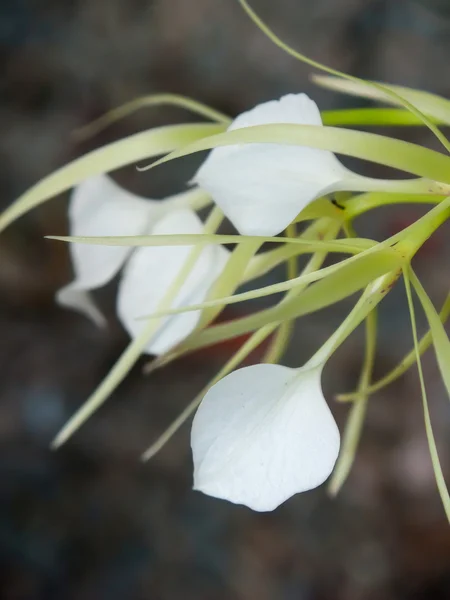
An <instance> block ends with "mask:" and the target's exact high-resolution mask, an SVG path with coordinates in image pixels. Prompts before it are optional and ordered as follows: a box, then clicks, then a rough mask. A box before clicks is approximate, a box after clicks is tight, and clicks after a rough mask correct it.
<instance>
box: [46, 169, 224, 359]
mask: <svg viewBox="0 0 450 600" xmlns="http://www.w3.org/2000/svg"><path fill="white" fill-rule="evenodd" d="M188 194H189V193H187V194H185V195H183V194H181V195H180V196H177V197H174V198H167V199H165V200H162V201H154V200H147V199H144V198H140V197H138V196H136V195H134V194H131V193H130V192H127V191H126V190H124V189H122V188H121V187H119V186H118V185H117V184H116V183H115V182H114V181H113V180H112V179H110V178H109V177H107V176H105V175H100V176H98V177H93V178H91V179H88V180H85V181H84V182H82V183H81V184H80V185H78V186H77V187H76V188H75V190H74V192H73V194H72V198H71V202H70V209H69V220H70V231H71V234H72V235H76V236H93V235H103V236H115V235H146V234H174V233H202V231H203V224H202V222H201V221H200V219H199V217H198V216H197V215H196V213H195V212H194V211H192V210H190V209H189V208H184V207H183V205H185V206H188V204H187V202H186V201H188V200H189V196H188ZM189 251H190V247H189V246H156V247H142V248H138V249H135V250H133V249H132V248H129V247H126V246H100V245H99V246H91V245H85V244H71V246H70V252H71V257H72V262H73V268H74V273H75V277H74V280H73V281H72V282H71V283H69V284H68V285H66V286H65V287H63V288H62V289H60V290H59V291H58V292H57V295H56V299H57V301H58V303H59V304H62V305H64V306H67V307H70V308H73V309H75V310H78V311H79V312H81V313H84V314H85V315H86V316H88V317H90V318H91V319H92V320H93V321H94V322H95V323H97V324H98V325H102V324H104V322H105V319H104V316H103V315H102V313H101V312H100V310H99V309H98V308H97V306H96V305H95V303H94V301H93V300H92V298H91V296H90V294H89V291H90V290H93V289H96V288H99V287H102V286H103V285H105V284H106V283H108V282H109V281H111V279H112V278H113V277H114V276H115V275H117V273H118V272H119V271H120V270H121V269H122V267H124V268H123V273H122V277H121V280H120V284H119V292H118V300H117V312H118V316H119V319H120V320H121V322H122V324H123V325H124V327H125V329H126V330H127V331H128V333H129V334H130V336H131V337H132V338H135V337H136V336H137V335H139V333H140V331H141V330H142V328H143V327H144V325H145V322H143V321H139V320H138V319H137V318H138V317H140V316H142V315H144V314H147V313H149V312H152V310H153V311H154V310H155V309H156V308H157V306H158V304H159V302H160V301H161V299H162V298H163V297H164V294H165V292H166V290H167V289H168V287H169V286H170V284H171V283H172V282H173V280H174V279H175V277H176V275H177V274H178V272H179V271H180V269H181V267H182V266H183V264H184V262H185V260H186V258H187V255H188V254H189ZM227 257H228V252H227V250H225V248H223V247H222V246H207V247H205V249H204V250H203V251H202V253H201V255H200V257H199V259H198V260H197V262H196V264H195V266H194V267H193V269H192V270H191V272H190V273H189V275H188V277H186V279H185V281H184V282H183V285H182V286H181V287H180V289H179V291H178V293H177V296H176V298H175V301H174V307H176V308H179V307H181V306H185V305H188V304H192V303H201V302H203V301H204V299H205V297H206V294H207V292H208V290H209V288H210V286H211V285H212V283H213V282H214V281H215V279H216V278H217V276H218V275H219V274H220V273H221V271H222V269H223V267H224V265H225V262H226V260H227ZM199 318H200V311H196V312H190V313H184V314H179V315H174V316H171V317H168V318H166V319H164V320H162V321H161V324H160V326H159V328H158V331H156V333H155V335H154V336H153V337H152V339H151V340H150V342H149V344H148V345H147V347H146V350H145V351H146V352H147V353H148V354H156V355H158V354H161V353H163V352H166V351H167V350H168V349H169V348H171V347H172V346H174V345H175V344H177V343H178V342H179V341H181V340H182V339H183V338H184V337H186V336H187V335H188V334H189V333H190V332H191V331H192V330H193V329H194V328H195V326H196V324H197V322H198V320H199Z"/></svg>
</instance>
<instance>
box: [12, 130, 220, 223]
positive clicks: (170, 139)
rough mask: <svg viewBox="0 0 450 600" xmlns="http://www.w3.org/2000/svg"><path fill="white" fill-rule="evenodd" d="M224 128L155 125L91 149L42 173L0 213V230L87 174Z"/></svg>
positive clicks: (189, 141)
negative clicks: (41, 175)
mask: <svg viewBox="0 0 450 600" xmlns="http://www.w3.org/2000/svg"><path fill="white" fill-rule="evenodd" d="M224 129H225V126H224V125H221V124H216V123H214V124H209V123H195V124H192V125H170V126H167V127H157V128H155V129H150V130H149V131H143V132H141V133H136V134H134V135H131V136H129V137H126V138H124V139H123V140H119V141H117V142H113V143H112V144H108V145H107V146H103V147H102V148H98V149H97V150H93V151H92V152H89V153H88V154H85V155H84V156H81V157H80V158H77V159H76V160H74V161H72V162H71V163H69V164H68V165H65V166H64V167H61V168H60V169H58V170H57V171H54V172H53V173H51V174H50V175H48V176H47V177H44V179H41V180H40V181H39V182H38V183H36V184H35V185H34V186H33V187H31V188H30V189H28V190H27V191H26V192H25V193H24V194H22V196H20V198H18V199H17V200H16V201H15V202H14V203H13V204H12V205H11V206H9V207H8V208H7V209H6V210H5V211H4V212H3V213H2V214H1V215H0V231H2V230H3V229H5V228H6V227H7V226H8V225H10V224H11V223H12V222H13V221H15V220H16V219H18V218H19V217H21V216H22V215H24V214H25V213H27V212H28V211H29V210H31V209H32V208H36V207H37V206H39V205H40V204H42V203H43V202H45V201H46V200H49V199H50V198H53V197H54V196H56V195H57V194H60V193H61V192H65V191H66V190H68V189H70V188H71V187H73V186H74V185H76V184H77V183H80V181H83V180H84V179H87V178H88V177H92V176H93V175H98V174H100V173H107V172H109V171H114V170H115V169H119V168H120V167H123V166H125V165H129V164H132V163H135V162H138V161H140V160H143V159H144V158H150V157H153V156H158V155H160V154H165V153H166V152H170V151H172V150H173V149H174V148H180V147H182V146H184V145H186V144H189V143H191V142H193V141H194V140H198V139H199V138H201V137H204V136H209V135H213V134H215V133H219V132H220V131H224Z"/></svg>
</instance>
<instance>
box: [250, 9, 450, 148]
mask: <svg viewBox="0 0 450 600" xmlns="http://www.w3.org/2000/svg"><path fill="white" fill-rule="evenodd" d="M238 1H239V4H240V5H241V6H242V8H243V9H244V10H245V12H246V13H247V14H248V16H249V17H250V19H251V20H252V21H253V23H254V24H255V25H256V26H257V27H258V28H259V29H260V30H261V31H262V33H264V35H266V36H267V37H268V38H269V39H270V40H271V41H272V42H273V43H274V44H275V45H276V46H278V47H279V48H281V49H282V50H284V52H286V53H287V54H289V55H290V56H293V57H294V58H296V59H297V60H300V61H302V62H303V63H306V64H308V65H311V66H312V67H315V68H316V69H320V70H321V71H325V72H326V73H330V74H332V75H337V76H338V77H342V78H344V79H346V80H349V81H351V82H354V83H356V84H363V85H369V86H372V88H375V89H378V90H380V91H382V92H384V93H385V94H386V95H388V96H389V97H391V98H393V99H395V101H396V102H398V103H399V104H400V105H401V106H404V107H405V108H406V109H407V110H409V111H410V112H411V113H412V114H414V115H415V116H416V117H418V118H419V119H421V120H422V121H423V123H424V124H425V125H426V126H427V127H428V129H430V131H432V132H433V133H434V135H435V136H436V138H437V139H438V140H439V141H440V142H441V144H442V145H443V146H444V148H446V150H447V151H449V152H450V144H449V142H448V140H447V138H446V137H445V136H444V135H443V134H442V133H441V132H440V131H439V129H438V128H437V127H436V126H435V125H434V123H432V122H431V121H430V119H429V118H428V117H427V116H426V115H425V114H423V113H422V112H421V111H420V110H419V109H418V108H416V106H415V105H414V104H411V102H410V101H409V99H407V98H404V97H402V96H400V95H399V94H398V93H397V92H396V91H395V90H394V89H390V88H389V87H384V86H383V85H382V84H380V83H376V82H374V81H371V82H366V81H364V80H362V79H359V78H358V77H355V76H354V75H348V74H347V73H342V72H341V71H337V70H336V69H331V68H330V67H327V66H326V65H323V64H322V63H319V62H317V61H315V60H311V59H310V58H308V57H307V56H305V55H304V54H301V53H300V52H297V51H296V50H294V48H291V47H290V46H288V44H286V43H285V42H283V40H281V39H280V38H279V37H278V36H277V35H275V33H274V32H273V31H272V30H271V29H270V27H268V26H267V25H266V24H265V23H264V22H263V21H262V19H260V17H258V15H257V14H256V13H255V11H254V10H253V9H252V8H251V7H250V6H249V4H248V2H247V0H238Z"/></svg>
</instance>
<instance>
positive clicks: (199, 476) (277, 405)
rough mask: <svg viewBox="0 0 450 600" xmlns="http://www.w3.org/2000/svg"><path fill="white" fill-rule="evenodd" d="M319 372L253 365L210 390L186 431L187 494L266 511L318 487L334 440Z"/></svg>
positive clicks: (334, 450) (332, 456) (331, 460)
mask: <svg viewBox="0 0 450 600" xmlns="http://www.w3.org/2000/svg"><path fill="white" fill-rule="evenodd" d="M321 371H322V367H321V366H320V367H315V368H312V369H311V368H309V369H308V368H306V367H305V368H304V369H296V370H295V369H290V368H288V367H284V366H281V365H272V364H270V365H269V364H260V365H253V366H251V367H246V368H243V369H239V370H237V371H235V372H234V373H231V374H230V375H228V376H227V377H225V378H224V379H222V380H221V381H219V382H218V383H217V384H216V385H214V386H213V387H212V388H211V389H210V390H209V392H208V393H207V394H206V396H205V397H204V399H203V401H202V403H201V404H200V407H199V409H198V411H197V414H196V415H195V418H194V422H193V425H192V433H191V444H192V451H193V458H194V489H197V490H199V491H202V492H204V493H205V494H208V495H210V496H215V497H217V498H222V499H225V500H229V501H231V502H234V503H236V504H244V505H246V506H249V507H250V508H252V509H254V510H257V511H269V510H273V509H274V508H276V507H277V506H279V505H280V504H281V503H283V502H284V501H285V500H287V499H288V498H290V497H291V496H293V495H294V494H296V493H299V492H303V491H306V490H309V489H312V488H315V487H317V486H318V485H320V484H321V483H323V482H324V481H325V479H326V478H327V477H328V476H329V475H330V473H331V471H332V469H333V467H334V464H335V462H336V459H337V456H338V453H339V443H340V438H339V431H338V428H337V425H336V423H335V421H334V418H333V416H332V414H331V412H330V409H329V408H328V405H327V403H326V402H325V399H324V397H323V393H322V389H321V383H320V377H321Z"/></svg>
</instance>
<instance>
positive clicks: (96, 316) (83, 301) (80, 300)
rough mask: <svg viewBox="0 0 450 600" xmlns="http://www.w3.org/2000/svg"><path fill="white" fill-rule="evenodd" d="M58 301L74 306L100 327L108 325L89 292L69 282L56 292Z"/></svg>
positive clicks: (69, 306)
mask: <svg viewBox="0 0 450 600" xmlns="http://www.w3.org/2000/svg"><path fill="white" fill-rule="evenodd" d="M56 301H57V302H58V304H60V305H61V306H65V307H67V308H72V309H74V310H77V311H78V312H80V313H82V314H84V315H86V316H87V317H89V318H90V319H91V320H92V321H93V322H94V323H95V324H96V325H97V326H98V327H104V326H105V325H106V319H105V317H104V316H103V314H102V313H101V311H100V310H99V309H98V307H97V305H96V304H95V302H94V301H93V299H92V298H91V295H90V294H89V292H87V291H85V290H81V289H79V288H77V287H76V286H75V285H74V284H72V283H69V284H68V285H66V286H64V287H63V288H61V289H60V290H58V292H57V293H56Z"/></svg>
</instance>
